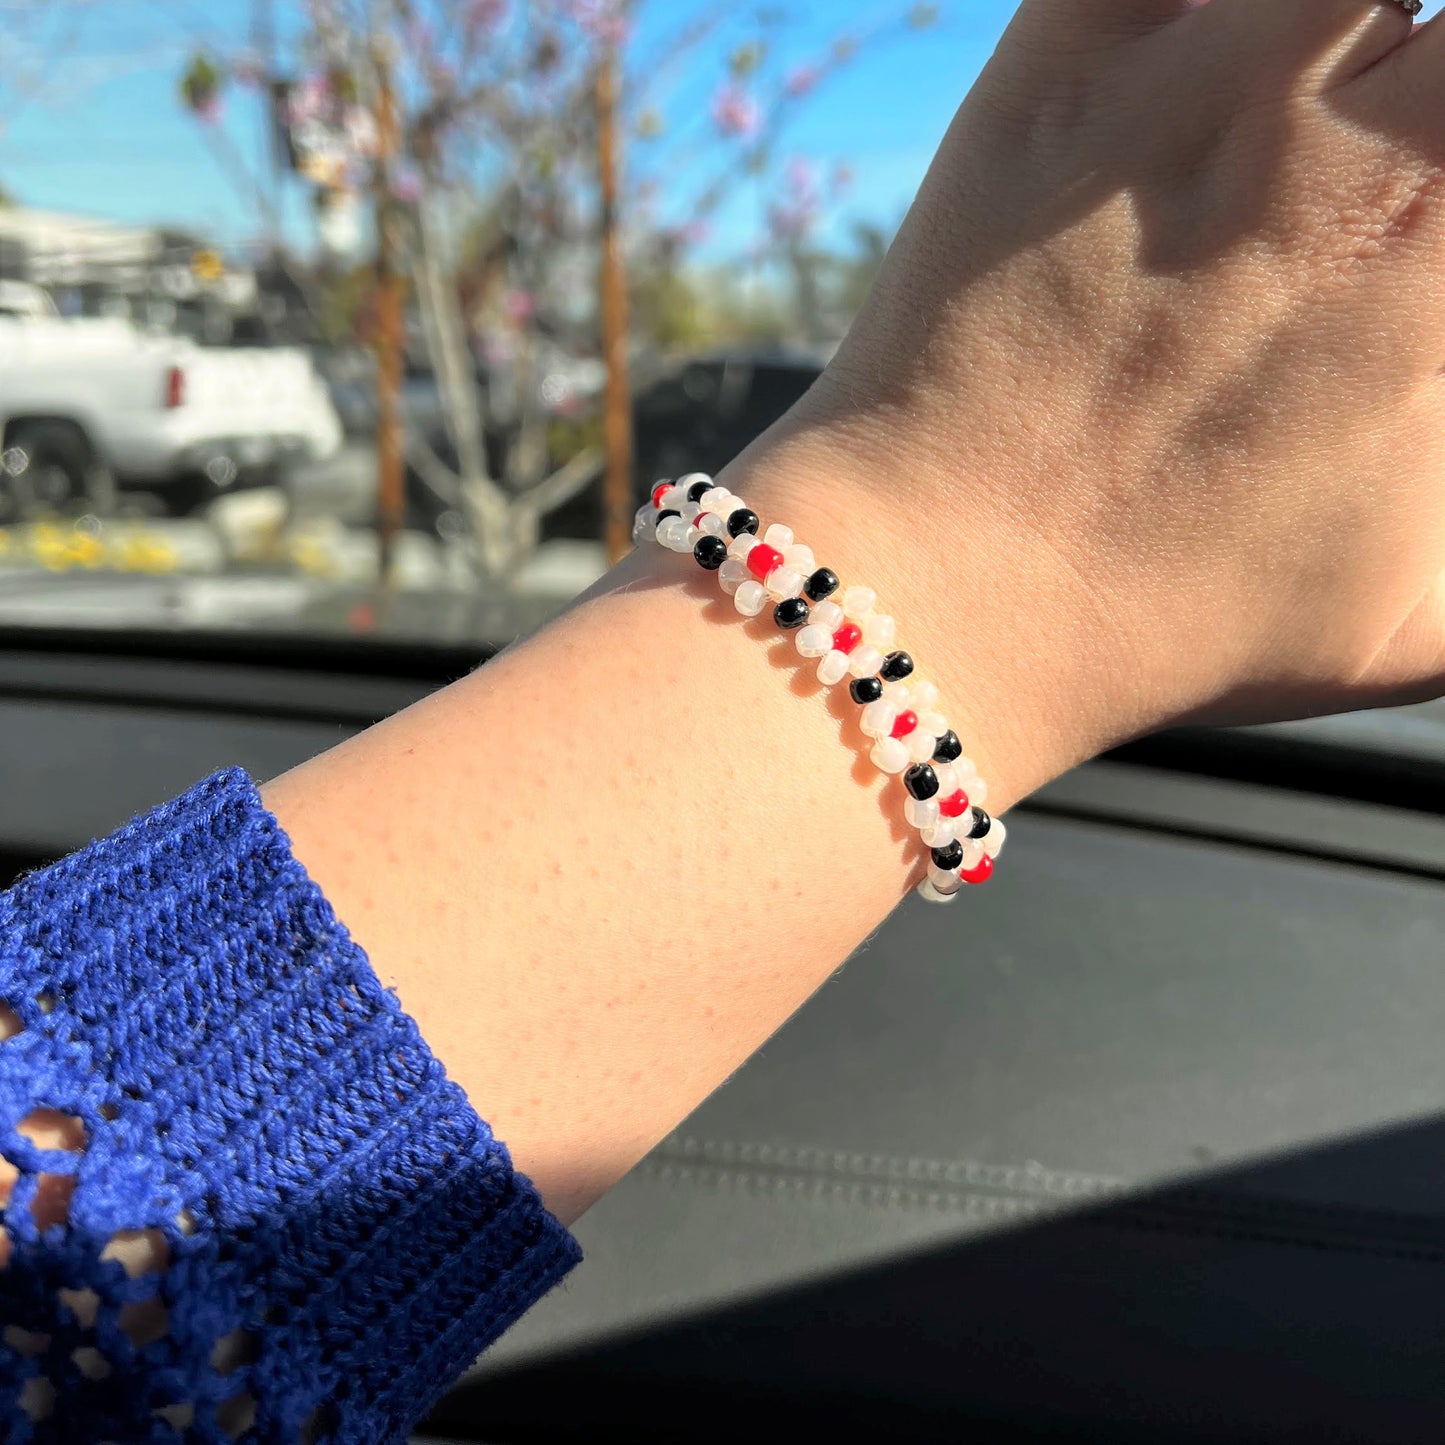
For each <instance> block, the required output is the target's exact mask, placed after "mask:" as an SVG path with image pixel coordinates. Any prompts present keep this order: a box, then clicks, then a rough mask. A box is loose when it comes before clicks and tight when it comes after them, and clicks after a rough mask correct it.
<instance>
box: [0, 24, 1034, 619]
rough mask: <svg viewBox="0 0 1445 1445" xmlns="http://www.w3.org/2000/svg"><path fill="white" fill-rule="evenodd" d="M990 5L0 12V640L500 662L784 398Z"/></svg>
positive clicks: (874, 256) (916, 165) (899, 201)
mask: <svg viewBox="0 0 1445 1445" xmlns="http://www.w3.org/2000/svg"><path fill="white" fill-rule="evenodd" d="M1007 10H1008V7H1006V6H982V5H978V4H975V3H973V0H952V3H947V4H939V5H934V4H920V3H914V0H893V3H888V0H885V3H882V4H879V3H875V0H866V3H865V0H857V3H852V0H847V3H839V4H835V5H828V6H818V5H791V4H780V5H776V6H771V5H770V6H759V7H725V6H719V5H716V4H713V3H712V0H686V3H676V0H668V3H666V4H664V3H661V0H648V3H625V0H421V3H418V0H407V3H401V0H382V3H380V4H378V3H375V0H365V3H362V0H244V3H243V0H221V3H217V4H214V5H209V4H208V5H199V4H191V3H188V0H175V3H169V0H168V3H165V4H155V3H151V0H46V3H45V4H43V5H42V4H36V3H4V4H0V12H3V25H0V62H3V63H0V428H3V435H0V626H3V627H9V626H63V627H76V628H104V629H108V630H110V632H111V633H112V634H113V633H115V632H117V631H124V630H126V629H137V630H146V631H153V630H155V629H158V628H160V629H166V628H169V629H202V628H204V629H227V630H237V631H240V632H243V633H247V632H249V633H256V634H268V633H276V632H282V631H284V632H286V633H288V634H290V635H291V636H292V637H295V636H297V635H301V636H305V635H310V634H315V635H317V636H322V635H332V636H334V635H335V634H338V633H339V634H344V635H347V636H352V637H358V638H365V637H392V638H395V637H396V636H398V635H402V636H405V637H408V638H413V639H415V640H417V641H427V640H431V641H436V642H439V643H446V644H448V645H456V644H458V643H467V642H476V643H481V644H490V645H495V644H501V643H505V642H506V641H508V640H509V639H510V637H512V636H514V635H515V634H516V633H517V632H518V631H520V630H523V629H525V628H527V627H530V626H532V625H534V624H535V623H536V621H537V620H538V619H539V617H542V616H545V615H546V614H547V613H549V612H551V611H555V610H556V609H558V608H560V607H561V606H562V605H563V604H564V603H565V602H566V601H567V600H568V599H569V598H570V597H571V596H572V595H574V594H575V593H576V592H577V591H578V590H580V589H581V588H583V587H585V586H586V585H588V584H589V583H590V582H591V581H592V580H593V579H594V578H595V577H596V576H598V575H599V574H600V573H601V572H602V571H603V570H604V569H605V568H606V567H607V565H608V563H609V560H610V559H613V558H615V557H616V556H618V555H619V554H620V552H622V551H624V550H626V549H627V548H628V547H629V546H630V528H631V520H632V514H633V512H634V511H635V509H636V507H637V505H638V504H639V503H640V502H641V501H642V500H643V499H644V498H645V497H646V495H647V493H648V491H649V489H650V487H651V485H652V484H653V482H654V481H655V480H656V479H658V478H659V477H662V476H666V475H672V474H677V473H680V472H683V471H692V470H703V471H716V470H718V469H720V468H721V467H722V466H723V465H724V464H725V463H726V462H727V461H728V460H729V459H730V458H731V457H732V456H734V455H735V454H736V453H737V452H738V451H739V450H741V449H742V447H743V446H744V445H746V443H747V442H748V441H749V440H751V438H752V437H754V436H756V435H757V434H758V433H759V432H760V431H762V430H763V429H764V428H766V427H767V426H768V425H769V423H770V422H772V421H773V420H774V419H775V418H776V417H778V416H779V415H781V414H782V413H783V412H784V411H785V410H786V409H787V408H788V407H789V406H790V405H791V404H792V403H793V401H795V400H796V399H797V398H798V397H799V396H800V395H801V394H802V393H803V392H804V391H805V390H806V389H807V387H808V386H809V384H810V383H811V382H812V380H813V379H814V377H816V376H817V374H818V372H819V370H820V368H821V367H822V366H823V364H824V363H825V362H826V361H827V359H828V357H829V355H830V354H831V351H832V349H833V348H834V346H835V345H836V344H837V341H838V340H839V338H840V337H841V336H842V334H843V332H844V331H845V330H846V328H847V326H848V324H849V321H850V319H851V317H852V316H853V314H854V312H855V311H856V309H857V307H858V305H859V304H860V302H861V300H862V298H863V296H864V295H865V294H866V292H867V290H868V287H869V285H870V283H871V281H872V278H873V276H874V274H875V273H876V271H877V269H878V266H879V264H880V262H881V260H882V257H883V254H884V252H885V250H886V248H887V245H888V242H889V240H890V238H891V236H892V234H893V232H894V230H895V229H896V227H897V225H898V223H899V221H900V220H901V218H902V215H903V213H904V211H905V210H906V208H907V205H908V203H909V201H910V199H911V197H912V194H913V191H914V190H915V188H916V187H917V185H918V183H919V181H920V180H921V178H922V175H923V171H924V169H925V167H926V164H927V161H928V157H929V156H930V154H931V152H932V150H933V148H934V147H935V145H936V144H937V141H938V139H939V138H940V136H941V135H942V133H943V131H944V129H945V128H946V126H947V124H948V122H949V120H950V118H951V116H952V113H953V110H954V108H955V107H956V105H957V103H958V101H959V99H960V97H961V96H962V94H963V93H964V91H965V90H966V88H967V86H968V85H969V83H970V81H971V80H972V78H973V75H974V74H975V73H976V72H977V70H978V68H979V66H980V65H981V64H982V62H983V61H984V59H985V58H986V56H987V54H988V53H989V51H990V49H991V48H992V45H993V44H994V42H995V40H996V39H997V36H998V34H999V33H1000V31H1001V30H1002V27H1003V25H1004V24H1005V22H1006V20H1007V18H1008V16H1007V13H1006V12H1007ZM608 198H610V204H609V203H607V200H608ZM609 342H618V343H619V344H611V345H610V344H609ZM604 358H608V359H607V360H604ZM609 413H610V423H611V424H608V416H609Z"/></svg>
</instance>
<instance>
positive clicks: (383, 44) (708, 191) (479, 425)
mask: <svg viewBox="0 0 1445 1445" xmlns="http://www.w3.org/2000/svg"><path fill="white" fill-rule="evenodd" d="M640 9H641V0H633V3H630V0H512V3H510V4H509V3H507V0H304V3H303V4H300V8H299V9H298V11H297V12H296V14H295V15H294V16H293V17H292V19H293V20H294V21H295V22H296V25H295V26H286V27H282V28H283V29H286V30H288V31H290V30H292V29H297V30H298V33H299V34H300V37H301V38H300V41H299V44H298V46H297V48H296V51H295V53H294V55H293V56H292V57H291V60H290V62H289V64H288V66H287V69H286V71H285V72H284V73H282V74H265V73H262V72H260V71H259V70H258V67H257V64H256V61H255V59H254V58H253V57H229V58H225V57H217V56H214V55H209V54H207V55H200V56H197V58H196V59H195V61H194V62H193V63H192V66H191V68H190V70H189V71H188V72H187V75H186V77H185V79H184V80H183V85H182V93H183V98H184V100H185V102H186V104H187V105H188V106H189V108H190V109H191V111H192V112H193V114H195V115H196V116H197V118H198V119H199V120H200V121H201V122H202V123H203V124H209V125H215V124H217V117H218V114H219V107H220V102H221V95H222V92H223V89H224V87H225V85H226V84H227V83H228V82H231V81H240V82H242V83H248V84H253V85H258V86H260V87H261V89H262V91H263V93H264V94H266V95H268V96H270V97H271V98H272V101H273V104H274V112H275V119H276V122H277V124H278V127H279V130H280V133H281V134H282V135H283V137H284V145H285V148H286V151H287V154H288V157H289V160H290V163H291V165H292V167H293V169H294V171H295V173H296V174H297V175H298V176H299V177H300V178H302V179H303V180H304V181H305V182H306V183H308V184H309V185H311V186H312V187H313V188H314V190H315V194H316V196H317V199H318V206H319V208H320V210H321V212H322V213H323V214H328V213H330V214H331V215H333V216H334V214H335V213H338V212H351V213H355V212H356V211H357V210H358V209H359V208H360V206H361V203H362V200H363V198H367V197H370V198H373V199H374V200H375V201H376V206H375V214H376V217H377V228H378V229H377V235H378V236H379V237H380V238H381V239H382V240H383V241H386V240H388V239H392V240H394V241H395V243H396V245H397V246H398V247H399V248H400V249H401V251H402V253H403V259H404V261H405V267H406V270H407V273H408V275H409V277H410V280H411V288H412V297H413V300H414V305H415V311H416V315H417V317H418V319H419V321H420V330H421V333H422V336H423V338H424V349H425V351H426V353H427V355H428V357H429V359H430V361H431V364H432V367H433V369H434V371H435V374H436V376H437V378H438V384H439V388H440V391H441V396H442V401H443V406H442V413H443V417H444V421H445V437H444V441H443V442H441V443H439V444H437V445H433V444H432V441H431V439H429V438H426V437H423V436H419V435H415V434H410V435H408V437H407V439H406V445H407V459H408V461H409V463H410V464H411V466H412V468H413V470H414V472H415V473H416V474H417V475H418V476H420V477H421V478H422V479H423V480H424V482H425V483H426V484H427V485H429V486H431V487H432V488H433V489H434V490H436V491H437V492H438V493H439V494H440V495H441V496H443V497H445V498H447V499H448V500H450V501H452V502H455V503H456V504H457V505H458V506H459V508H460V509H461V510H463V511H464V512H465V514H466V515H467V516H468V517H469V518H470V520H471V522H472V528H471V531H472V541H473V545H474V548H475V558H476V562H477V565H478V567H479V568H480V570H481V571H482V572H483V573H484V574H485V575H487V576H489V577H494V578H504V577H506V576H507V575H508V574H509V573H510V572H512V571H513V570H515V568H516V567H517V566H518V565H519V563H520V562H521V561H522V560H523V559H524V558H525V557H526V555H527V554H528V552H529V551H530V550H531V548H532V547H533V546H534V545H535V541H536V538H537V536H538V532H539V527H540V522H541V519H542V517H543V516H544V515H545V514H546V513H547V512H548V511H549V510H551V509H552V508H554V507H556V506H558V505H560V504H561V503H562V502H564V501H566V500H567V499H568V498H569V497H571V496H572V495H575V493H576V492H577V491H578V490H580V489H581V488H583V487H585V486H587V485H589V484H591V483H592V482H593V480H594V479H595V478H596V476H597V474H598V471H599V468H600V464H601V457H600V455H599V454H598V452H597V449H596V448H595V447H592V446H584V447H583V448H582V449H581V450H580V451H579V450H572V451H571V452H570V453H569V454H563V453H561V452H559V451H558V450H557V449H556V448H555V447H554V446H553V444H552V441H553V438H554V437H555V436H556V434H557V432H558V430H559V428H558V426H557V422H558V420H559V419H561V420H563V421H566V422H569V423H575V422H576V421H577V420H578V419H579V418H580V417H582V416H585V415H587V414H589V413H592V412H594V411H595V408H596V405H597V393H598V391H599V389H600V382H601V380H602V379H603V377H604V376H605V374H606V368H605V367H604V366H603V365H602V363H601V355H602V347H601V337H600V332H599V327H600V316H599V289H600V288H599V272H598V266H599V254H600V252H601V251H602V250H603V242H604V239H605V227H606V223H607V221H608V215H609V213H607V212H606V211H605V208H604V207H603V206H602V204H601V180H602V175H601V172H600V170H599V140H604V139H605V127H606V124H607V122H608V119H609V111H608V107H607V106H606V105H604V106H603V107H602V109H601V110H599V105H598V98H599V85H598V79H599V75H601V74H605V69H606V66H607V64H608V63H609V60H610V58H611V57H613V56H616V57H617V58H618V59H617V63H618V66H619V69H620V73H621V80H620V86H619V88H620V92H621V95H620V100H619V101H618V102H617V104H616V113H615V118H616V119H617V120H618V121H619V122H620V125H621V126H622V128H623V129H624V130H625V131H626V133H627V134H628V135H629V136H630V137H631V140H632V149H633V152H634V154H635V156H636V158H637V164H636V165H635V167H634V168H633V173H632V175H631V177H630V178H629V179H628V180H626V181H625V182H624V184H623V185H622V187H621V188H620V190H619V192H618V196H617V200H616V204H615V206H614V207H613V208H612V209H611V212H610V215H611V216H612V217H613V218H615V221H616V225H617V233H618V237H619V243H620V247H621V250H622V253H623V255H624V256H625V258H626V265H627V270H628V271H629V273H630V274H631V276H632V277H633V278H634V284H633V286H632V288H631V290H632V294H633V298H634V300H635V301H636V300H637V299H638V298H639V297H641V298H643V304H641V305H638V306H637V307H636V314H637V316H638V319H639V320H640V321H641V322H642V323H643V326H642V327H641V328H636V327H635V328H634V330H633V334H632V345H631V350H632V352H633V353H634V355H636V354H638V353H639V352H644V353H645V352H646V351H648V350H650V349H651V348H653V347H655V346H659V345H666V344H678V343H684V344H685V343H686V342H688V341H689V340H691V339H694V338H693V337H692V336H690V335H689V333H688V331H687V328H686V326H681V327H679V325H678V324H677V316H678V313H677V311H676V309H669V298H672V300H673V301H675V300H676V299H677V297H678V296H679V295H681V294H682V292H683V291H684V290H685V288H686V286H687V282H686V280H685V279H684V271H685V265H686V257H687V255H688V254H689V252H690V251H691V250H693V249H694V248H695V247H696V245H697V244H698V243H699V241H701V240H702V239H703V238H704V236H705V234H706V229H707V227H708V225H709V224H710V222H711V219H712V218H713V217H714V216H715V215H716V213H717V211H718V209H719V207H720V205H721V203H722V201H723V200H724V198H725V197H726V196H727V195H728V193H729V191H730V189H731V188H732V187H733V186H735V185H736V184H737V183H738V182H739V181H740V180H744V179H753V178H757V177H759V176H763V175H766V174H767V173H768V172H769V169H770V167H771V164H772V158H773V155H774V152H775V149H776V147H777V145H778V142H779V138H780V136H781V134H782V132H783V130H784V128H785V127H786V124H787V122H788V120H789V119H790V118H791V116H792V115H793V114H794V113H795V112H796V111H797V110H798V109H799V108H800V107H801V106H802V105H804V104H806V103H807V101H808V98H809V97H810V96H812V95H813V94H815V93H816V91H817V90H818V88H819V86H820V85H822V84H823V83H824V82H825V81H826V80H827V78H828V76H829V75H831V74H832V73H833V72H835V71H837V70H838V69H840V68H842V67H844V66H846V65H850V64H853V63H855V62H856V60H857V59H858V58H859V57H860V56H861V55H863V54H866V53H867V51H868V50H869V48H870V46H871V45H873V44H875V43H876V42H877V41H879V40H881V39H882V38H883V37H884V35H885V34H886V33H888V32H889V31H894V32H899V31H902V30H905V29H907V28H910V27H911V28H918V27H921V26H924V25H927V24H931V23H932V21H933V18H934V12H933V7H930V6H919V5H912V6H908V7H906V8H905V9H903V10H901V11H900V12H899V14H898V15H897V16H895V18H894V19H893V20H891V21H890V22H888V23H887V24H886V25H884V26H880V27H878V28H877V29H876V30H874V31H871V32H869V33H868V34H866V35H858V36H842V37H839V39H838V40H837V41H836V42H835V43H834V44H833V45H832V46H831V47H829V49H828V50H827V51H826V53H825V54H824V55H823V56H822V57H820V58H819V59H818V60H817V61H816V62H814V63H811V64H808V65H795V66H793V67H791V68H783V67H782V66H781V65H780V63H779V62H778V60H777V57H776V54H775V52H774V48H773V47H774V45H775V43H776V39H777V36H778V35H779V34H781V33H783V31H784V30H785V28H786V25H785V22H786V12H775V13H774V14H773V15H772V17H771V18H770V19H767V20H766V25H767V30H768V33H766V34H764V35H762V36H760V37H759V38H758V39H756V40H754V41H750V42H749V43H748V44H746V45H743V46H739V47H735V48H734V49H733V50H732V52H731V53H730V54H729V55H728V56H727V57H726V59H725V63H724V66H723V70H722V73H721V75H720V76H719V79H718V82H717V85H716V88H715V90H714V93H713V96H712V100H711V104H710V106H709V108H708V111H707V114H706V116H705V118H704V120H703V123H702V125H701V126H697V127H694V128H693V130H692V131H691V132H688V131H686V130H684V131H682V132H680V133H678V134H676V135H673V134H671V133H669V130H668V127H667V125H666V122H665V119H664V116H663V114H662V111H661V110H660V109H659V107H658V106H657V105H656V104H655V103H654V102H653V100H652V99H651V97H650V96H649V91H648V85H647V83H646V78H648V77H655V76H658V75H661V74H665V73H667V72H668V70H669V67H672V68H675V67H676V66H677V65H678V64H679V63H681V61H682V60H683V59H684V58H685V57H688V56H696V55H697V54H698V53H700V47H701V46H702V44H703V42H704V41H705V40H707V39H708V38H709V37H710V36H712V35H714V34H715V33H716V31H717V30H718V29H719V27H720V26H721V25H722V23H723V21H724V19H725V18H726V16H727V14H728V13H729V12H728V10H727V8H726V7H725V6H722V5H717V6H713V7H710V8H708V9H706V10H704V11H703V12H701V13H700V14H698V15H696V16H694V17H692V18H691V19H689V20H688V21H686V22H685V23H684V24H683V25H682V26H681V27H680V28H678V29H677V30H676V31H675V32H674V33H672V34H670V35H668V36H667V37H666V38H665V39H664V40H663V42H662V44H661V45H660V47H659V48H658V50H657V51H656V52H655V53H652V54H649V55H646V56H641V55H638V54H636V53H635V50H636V40H635V35H636V20H637V17H638V13H639V11H640ZM624 62H626V63H624ZM388 91H389V93H390V94H391V95H392V96H393V97H394V101H395V104H396V108H397V134H396V142H395V145H394V146H390V145H388V144H387V140H386V134H385V128H384V127H383V126H382V125H380V124H379V123H378V110H379V105H380V102H381V99H382V96H383V94H384V93H385V92H388ZM603 149H604V150H605V145H604V147H603ZM700 164H701V165H705V167H706V169H705V171H704V179H703V182H702V183H701V184H700V185H699V186H697V187H696V188H695V189H694V190H693V191H692V192H691V193H689V194H686V195H683V196H681V197H679V195H678V190H677V186H676V185H675V184H674V185H668V186H667V187H664V186H663V184H662V179H663V178H664V177H676V176H679V175H681V174H684V173H686V172H687V171H689V170H690V169H696V167H697V166H698V165H700ZM801 166H802V163H801V162H800V163H798V165H797V166H794V167H792V168H790V169H789V170H785V172H784V179H785V182H786V183H787V184H788V186H789V187H790V188H791V189H790V191H789V193H788V195H785V196H784V197H782V198H780V200H779V202H778V203H777V209H778V215H777V218H776V221H775V225H774V233H775V237H774V239H775V241H776V242H777V243H778V244H779V245H780V246H782V248H783V250H784V251H785V252H786V253H787V254H788V255H789V256H790V257H791V258H792V264H793V270H794V273H795V275H796V276H799V277H803V276H805V275H807V274H808V273H807V268H806V265H805V264H804V263H805V261H806V256H807V248H806V242H807V238H808V235H809V233H810V231H811V229H812V226H813V224H814V223H815V222H816V219H817V216H818V215H819V214H820V212H821V209H822V207H823V206H824V205H825V204H827V203H829V202H830V201H831V200H832V199H834V197H835V195H836V188H833V189H829V190H827V191H823V192H820V193H819V194H818V195H816V196H814V197H800V196H799V195H798V194H796V193H797V192H798V191H799V189H800V188H799V185H798V182H799V180H800V177H801V176H802V170H801ZM662 200H670V201H671V202H672V204H670V205H669V206H667V207H666V208H665V213H664V208H663V207H662V206H661V205H660V202H661V201H662ZM804 201H806V202H807V204H806V206H803V204H802V203H803V202H804ZM790 205H791V206H792V207H794V210H793V211H791V212H790V211H789V210H788V207H789V206H790ZM800 207H801V208H802V209H799V208H800ZM804 210H806V213H807V214H806V215H804V214H803V211H804ZM790 226H791V232H789V227H790ZM790 248H791V249H790ZM805 289H806V287H805V286H803V285H801V284H800V286H799V291H800V294H801V293H802V291H803V290H805ZM804 309H805V311H807V312H808V313H809V322H810V325H812V326H813V328H814V329H820V328H821V326H822V324H823V323H822V319H821V317H820V315H819V303H818V301H817V300H816V299H814V300H810V301H809V302H808V303H807V304H806V306H805V307H804ZM649 333H650V334H649ZM624 359H625V358H620V357H619V356H618V354H617V352H616V351H615V350H614V352H613V354H612V355H611V356H610V357H609V359H608V365H609V366H610V367H612V368H616V367H618V366H619V365H621V364H623V361H624ZM479 378H480V384H479ZM569 430H570V432H571V434H572V435H573V437H575V435H576V431H577V428H576V427H575V425H574V426H571V427H570V428H569ZM574 444H575V443H574Z"/></svg>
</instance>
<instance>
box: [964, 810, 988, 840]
mask: <svg viewBox="0 0 1445 1445" xmlns="http://www.w3.org/2000/svg"><path fill="white" fill-rule="evenodd" d="M991 827H993V819H992V818H990V817H989V815H988V814H987V813H985V812H984V810H983V809H982V808H975V809H974V810H973V826H972V827H970V828H969V830H968V836H969V837H970V838H982V837H983V835H984V834H985V833H987V832H988V830H989V829H990V828H991Z"/></svg>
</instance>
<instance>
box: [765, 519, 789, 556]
mask: <svg viewBox="0 0 1445 1445" xmlns="http://www.w3.org/2000/svg"><path fill="white" fill-rule="evenodd" d="M763 541H764V542H766V543H767V544H768V546H769V547H776V548H777V549H778V551H779V552H781V551H782V550H783V548H784V547H791V546H792V545H793V529H792V528H791V527H785V526H783V524H782V523H781V522H774V523H773V525H772V526H771V527H769V528H768V530H767V531H766V532H764V533H763Z"/></svg>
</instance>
